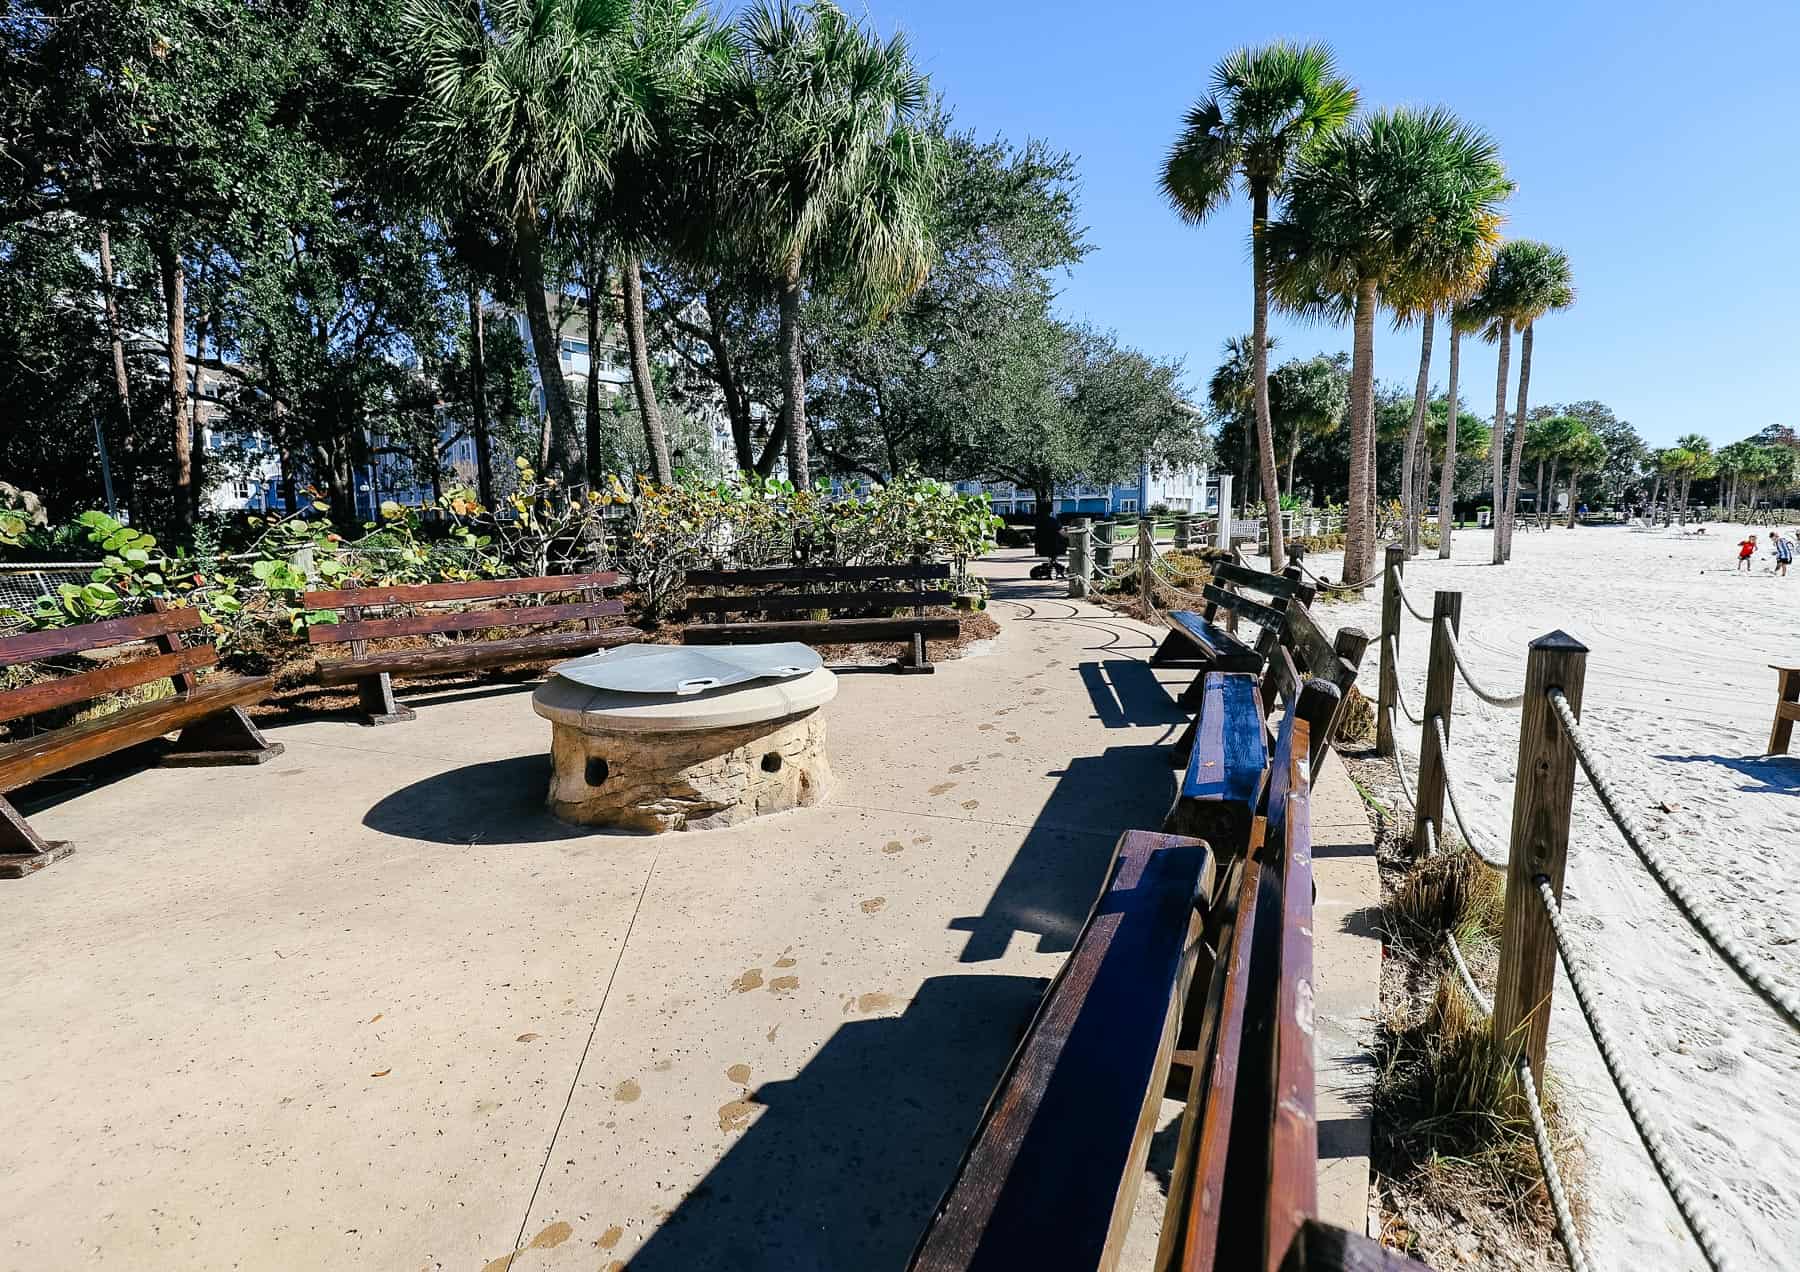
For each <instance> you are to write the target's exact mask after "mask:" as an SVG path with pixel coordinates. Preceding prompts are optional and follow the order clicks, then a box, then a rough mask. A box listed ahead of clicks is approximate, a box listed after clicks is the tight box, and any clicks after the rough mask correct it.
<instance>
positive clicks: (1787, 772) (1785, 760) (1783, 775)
mask: <svg viewBox="0 0 1800 1272" xmlns="http://www.w3.org/2000/svg"><path fill="white" fill-rule="evenodd" d="M1652 758H1654V759H1658V760H1662V761H1664V762H1666V763H1669V764H1716V765H1718V766H1719V767H1720V768H1723V769H1730V770H1731V771H1732V772H1734V773H1738V774H1740V775H1742V776H1744V777H1746V778H1749V779H1750V781H1749V783H1748V784H1747V785H1744V786H1740V787H1738V788H1737V789H1738V790H1740V791H1745V792H1748V793H1752V794H1759V795H1768V794H1774V795H1800V755H1658V756H1654V757H1652Z"/></svg>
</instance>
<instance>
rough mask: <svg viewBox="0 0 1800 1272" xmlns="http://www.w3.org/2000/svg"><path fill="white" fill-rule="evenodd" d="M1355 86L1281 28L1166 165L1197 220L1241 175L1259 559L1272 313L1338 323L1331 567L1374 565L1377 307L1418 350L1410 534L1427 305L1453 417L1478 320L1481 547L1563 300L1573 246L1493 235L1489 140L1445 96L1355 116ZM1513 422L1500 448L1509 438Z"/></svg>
mask: <svg viewBox="0 0 1800 1272" xmlns="http://www.w3.org/2000/svg"><path fill="white" fill-rule="evenodd" d="M1359 104H1360V103H1359V100H1358V95H1357V92H1356V90H1355V88H1353V87H1352V86H1351V85H1350V83H1349V81H1348V80H1347V79H1345V78H1344V77H1343V76H1342V75H1341V74H1340V73H1339V72H1338V69H1337V66H1336V62H1335V59H1334V58H1333V56H1332V53H1331V50H1330V49H1329V48H1327V47H1326V46H1324V45H1321V44H1290V43H1286V42H1277V43H1274V44H1269V45H1266V46H1263V47H1261V48H1254V49H1242V50H1239V51H1237V52H1235V53H1232V54H1231V55H1230V56H1228V57H1226V58H1225V59H1224V60H1223V61H1221V62H1220V63H1219V65H1218V67H1217V68H1216V69H1215V71H1214V73H1213V82H1212V89H1211V92H1210V93H1209V94H1208V95H1206V96H1205V97H1203V98H1201V99H1200V100H1199V101H1198V102H1196V103H1195V105H1194V106H1193V108H1192V109H1191V110H1189V112H1188V114H1187V118H1186V119H1185V121H1184V123H1183V126H1182V129H1181V131H1180V133H1179V135H1178V136H1177V138H1176V140H1175V143H1174V144H1173V146H1171V148H1170V150H1169V153H1168V156H1167V159H1166V160H1165V162H1164V165H1163V171H1162V181H1161V184H1162V189H1163V193H1164V195H1165V197H1166V198H1167V199H1168V200H1169V202H1170V203H1171V204H1172V205H1173V206H1174V208H1175V210H1176V212H1177V213H1178V214H1179V215H1180V216H1181V217H1182V218H1183V219H1185V220H1187V221H1190V222H1194V223H1198V222H1200V221H1204V220H1206V219H1207V218H1208V217H1210V216H1211V215H1212V214H1213V213H1214V212H1216V211H1217V210H1218V209H1219V208H1220V207H1221V206H1223V205H1224V204H1225V203H1226V202H1228V201H1229V200H1230V198H1231V197H1232V195H1233V194H1234V193H1235V192H1236V191H1237V190H1238V189H1239V188H1240V187H1241V188H1242V190H1243V192H1244V193H1245V194H1246V195H1247V196H1248V197H1249V200H1250V204H1251V240H1250V254H1251V279H1252V284H1251V285H1252V293H1253V302H1252V303H1253V308H1252V323H1251V351H1250V352H1251V357H1252V359H1253V362H1254V367H1253V371H1252V374H1251V377H1250V379H1251V383H1252V385H1253V386H1254V393H1255V402H1254V418H1255V427H1256V447H1257V454H1258V456H1259V457H1260V464H1259V467H1260V468H1261V473H1262V486H1263V497H1264V501H1265V504H1266V506H1267V508H1268V511H1269V543H1270V554H1271V557H1272V565H1273V567H1274V568H1276V569H1280V568H1281V567H1282V565H1283V564H1284V561H1285V544H1284V543H1283V541H1282V536H1281V525H1280V520H1281V519H1280V516H1279V514H1278V511H1277V510H1278V508H1279V488H1278V473H1279V470H1278V468H1277V465H1276V462H1275V445H1274V435H1273V428H1272V425H1271V420H1270V411H1269V396H1268V374H1267V368H1268V344H1269V340H1268V312H1269V306H1270V303H1271V302H1273V303H1275V304H1277V305H1279V306H1281V307H1282V308H1284V309H1286V310H1287V311H1289V312H1291V313H1294V314H1297V315H1300V316H1302V317H1306V318H1311V319H1315V320H1324V321H1331V322H1344V321H1348V322H1350V323H1351V326H1352V330H1353V333H1354V335H1353V342H1352V352H1351V376H1350V439H1349V441H1350V463H1349V471H1348V473H1347V474H1346V486H1347V491H1348V499H1347V505H1348V516H1347V518H1346V547H1345V554H1344V567H1343V570H1344V578H1345V580H1346V581H1354V580H1361V579H1365V578H1368V577H1369V576H1370V575H1372V574H1373V572H1374V569H1375V550H1376V546H1377V545H1376V529H1375V527H1376V507H1375V489H1376V486H1375V432H1376V430H1375V420H1374V416H1375V326H1376V319H1377V317H1378V316H1379V314H1380V313H1381V311H1383V310H1385V311H1387V312H1388V313H1389V314H1390V315H1391V316H1392V317H1393V319H1394V320H1395V322H1396V324H1397V325H1409V324H1413V323H1416V324H1418V326H1419V327H1420V331H1421V353H1420V366H1419V377H1418V382H1417V387H1416V391H1415V396H1414V403H1413V417H1412V424H1411V427H1410V429H1409V430H1408V436H1407V441H1406V446H1405V449H1404V451H1403V461H1402V472H1401V482H1400V485H1401V491H1402V505H1403V508H1404V513H1405V515H1404V519H1403V521H1404V526H1405V529H1404V537H1405V542H1406V545H1407V548H1408V550H1409V551H1417V549H1418V545H1419V520H1420V514H1421V510H1422V509H1423V506H1424V503H1425V489H1424V488H1425V479H1426V476H1427V474H1426V465H1427V463H1428V461H1429V458H1430V450H1429V445H1428V440H1427V435H1426V434H1427V429H1426V420H1427V414H1428V407H1429V393H1430V365H1431V356H1432V343H1433V339H1434V332H1435V327H1436V323H1437V320H1438V318H1439V317H1440V316H1443V317H1444V318H1445V319H1446V320H1447V325H1448V328H1449V334H1450V382H1449V385H1448V400H1449V404H1450V405H1449V410H1450V413H1451V416H1452V417H1454V415H1455V413H1456V402H1457V392H1458V384H1457V380H1458V377H1459V373H1460V354H1461V350H1460V343H1461V338H1462V336H1463V335H1464V334H1467V333H1471V332H1474V333H1479V334H1480V335H1481V336H1482V337H1483V338H1484V339H1486V340H1488V341H1490V342H1493V343H1497V344H1498V346H1499V354H1500V357H1499V371H1498V383H1497V388H1496V396H1495V407H1494V440H1493V446H1492V452H1493V462H1494V494H1495V507H1496V510H1497V515H1496V517H1495V525H1494V545H1493V554H1494V560H1495V561H1496V562H1500V561H1504V560H1505V559H1506V558H1507V556H1508V555H1509V553H1510V551H1511V542H1512V529H1513V524H1514V521H1515V519H1516V509H1517V504H1518V491H1519V474H1520V466H1521V463H1522V461H1523V455H1524V450H1525V449H1526V415H1527V409H1528V405H1527V404H1528V397H1529V393H1530V384H1531V354H1532V342H1533V336H1534V332H1535V325H1536V323H1537V321H1538V319H1540V318H1542V317H1543V316H1544V315H1545V314H1548V313H1552V312H1555V311H1558V310H1562V309H1566V308H1568V307H1569V306H1570V305H1571V304H1573V303H1574V296H1575V293H1574V285H1573V281H1572V277H1571V273H1570V268H1569V261H1568V258H1567V256H1565V255H1564V254H1563V253H1562V252H1561V251H1559V250H1557V249H1556V248H1553V247H1550V246H1549V245H1547V244H1543V243H1536V242H1531V241H1526V240H1518V241H1513V242H1507V243H1503V242H1502V241H1501V236H1500V224H1501V220H1502V213H1501V208H1502V205H1503V204H1504V203H1505V201H1506V199H1507V198H1508V197H1510V195H1511V194H1512V192H1513V189H1514V186H1513V183H1512V182H1511V181H1510V180H1509V179H1508V177H1507V175H1506V170H1505V167H1504V165H1503V164H1502V162H1501V160H1500V154H1499V148H1498V147H1497V146H1496V145H1495V143H1494V142H1493V140H1492V139H1491V138H1489V137H1488V136H1487V134H1485V133H1484V132H1482V131H1481V130H1480V129H1478V128H1475V127H1473V126H1471V125H1469V124H1467V123H1465V122H1463V121H1462V120H1460V119H1458V118H1457V117H1456V116H1455V115H1453V114H1451V113H1450V112H1449V111H1446V110H1443V109H1440V108H1426V109H1413V108H1398V109H1392V110H1379V111H1373V112H1369V113H1366V114H1360V115H1359V114H1358V113H1357V112H1358V107H1359ZM1515 332H1517V333H1519V337H1520V357H1519V387H1518V398H1517V403H1516V415H1515V416H1513V417H1512V428H1511V430H1510V433H1509V430H1508V410H1507V407H1508V401H1507V398H1508V392H1507V391H1508V376H1509V371H1510V366H1509V363H1510V361H1511V351H1512V336H1513V333H1515ZM1449 432H1450V435H1449V437H1448V438H1447V441H1446V445H1445V448H1444V459H1443V467H1442V470H1441V474H1440V478H1439V480H1440V489H1439V500H1438V503H1439V517H1440V522H1439V529H1440V535H1439V542H1440V545H1441V546H1440V548H1439V552H1440V554H1441V555H1444V556H1448V555H1449V553H1450V536H1449V533H1448V529H1449V526H1448V521H1449V515H1450V505H1451V497H1450V496H1451V485H1452V482H1453V478H1454V474H1455V469H1456V440H1455V430H1454V429H1451V430H1450V431H1449ZM1509 437H1510V439H1511V440H1510V446H1509V445H1508V444H1507V439H1508V438H1509Z"/></svg>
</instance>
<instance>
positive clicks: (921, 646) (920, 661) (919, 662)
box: [894, 632, 937, 676]
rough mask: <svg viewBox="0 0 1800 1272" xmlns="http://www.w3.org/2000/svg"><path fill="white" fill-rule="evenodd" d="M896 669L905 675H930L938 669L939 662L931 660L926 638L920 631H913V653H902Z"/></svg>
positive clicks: (896, 663)
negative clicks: (926, 646)
mask: <svg viewBox="0 0 1800 1272" xmlns="http://www.w3.org/2000/svg"><path fill="white" fill-rule="evenodd" d="M894 670H895V671H897V672H899V673H900V674H901V675H903V676H929V675H931V674H932V673H933V672H935V671H936V670H937V664H936V663H934V662H932V661H931V655H930V654H929V653H928V652H927V651H926V648H925V638H924V637H923V636H922V635H920V634H919V633H918V632H914V633H913V638H912V653H910V654H902V655H900V657H899V659H898V660H897V661H896V662H895V663H894Z"/></svg>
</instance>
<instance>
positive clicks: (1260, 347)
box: [1250, 182, 1287, 574]
mask: <svg viewBox="0 0 1800 1272" xmlns="http://www.w3.org/2000/svg"><path fill="white" fill-rule="evenodd" d="M1250 201H1251V205H1252V206H1251V213H1250V273H1251V275H1252V279H1251V285H1252V286H1253V287H1254V288H1255V290H1256V299H1255V305H1254V308H1253V310H1252V312H1251V318H1250V341H1251V343H1252V345H1253V346H1254V348H1253V349H1252V350H1251V354H1250V375H1251V379H1252V380H1253V383H1252V385H1251V390H1252V392H1251V397H1252V399H1253V400H1254V402H1255V404H1256V453H1257V458H1258V466H1259V467H1260V468H1261V469H1262V490H1263V503H1264V504H1265V505H1266V507H1265V509H1264V510H1265V511H1266V512H1267V514H1268V517H1269V569H1270V570H1272V571H1274V572H1275V573H1277V574H1279V573H1280V572H1281V570H1282V567H1284V566H1285V565H1286V564H1287V544H1286V542H1285V541H1284V540H1283V538H1282V533H1281V469H1280V467H1279V466H1278V465H1277V464H1276V462H1275V425H1274V422H1273V421H1272V420H1271V419H1270V418H1269V261H1268V251H1267V250H1266V247H1265V244H1264V240H1265V239H1266V237H1267V232H1268V225H1269V188H1268V186H1267V185H1265V184H1263V183H1261V182H1258V183H1256V184H1255V185H1254V186H1253V187H1252V189H1251V191H1250Z"/></svg>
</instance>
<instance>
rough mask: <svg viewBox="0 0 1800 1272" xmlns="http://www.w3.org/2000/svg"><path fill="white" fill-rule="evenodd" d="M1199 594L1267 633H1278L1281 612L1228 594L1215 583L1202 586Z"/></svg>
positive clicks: (1233, 593)
mask: <svg viewBox="0 0 1800 1272" xmlns="http://www.w3.org/2000/svg"><path fill="white" fill-rule="evenodd" d="M1200 592H1201V594H1202V595H1203V596H1205V597H1206V599H1207V600H1209V601H1211V602H1212V603H1213V604H1214V605H1216V606H1218V607H1219V608H1220V609H1224V610H1232V611H1234V612H1235V613H1236V614H1237V616H1238V617H1239V618H1244V619H1249V620H1250V621H1251V622H1252V623H1255V624H1256V625H1257V626H1258V627H1261V628H1263V629H1265V630H1267V631H1274V632H1280V630H1281V610H1280V609H1279V608H1277V607H1276V606H1274V605H1265V604H1264V603H1263V602H1261V601H1257V600H1252V599H1251V598H1250V597H1248V596H1241V595H1239V594H1238V593H1236V592H1228V591H1226V590H1225V589H1224V588H1222V587H1220V586H1219V585H1218V584H1216V583H1207V584H1204V585H1203V586H1202V587H1201V589H1200Z"/></svg>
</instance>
